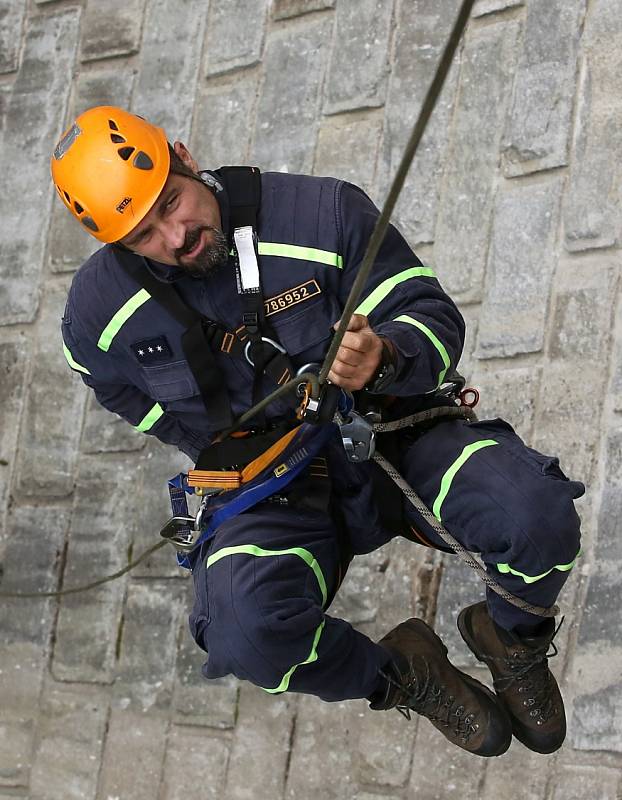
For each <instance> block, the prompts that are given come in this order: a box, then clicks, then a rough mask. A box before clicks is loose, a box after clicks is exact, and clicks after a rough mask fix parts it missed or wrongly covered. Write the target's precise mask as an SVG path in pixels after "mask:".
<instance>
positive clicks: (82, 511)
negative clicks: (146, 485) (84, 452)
mask: <svg viewBox="0 0 622 800" xmlns="http://www.w3.org/2000/svg"><path fill="white" fill-rule="evenodd" d="M132 477H133V475H132V472H131V471H130V469H129V468H128V466H127V464H125V463H123V462H121V460H120V459H116V460H104V459H102V458H101V457H99V458H91V457H88V456H83V457H82V459H81V462H80V469H79V471H78V477H77V482H76V504H75V508H74V512H73V518H72V522H71V530H70V534H69V546H68V549H67V561H66V566H65V571H64V575H63V587H71V586H77V585H82V584H85V583H89V582H90V581H93V580H97V579H99V578H100V577H103V576H105V575H109V574H111V573H113V572H115V571H116V570H118V569H120V568H121V567H122V566H124V565H125V564H127V548H128V522H129V520H131V518H132V517H131V515H133V513H134V508H133V502H134V498H133V492H132ZM126 580H127V579H126V578H125V577H124V578H121V579H119V580H116V581H112V582H110V583H106V584H103V585H102V586H100V587H98V588H97V589H92V590H91V591H89V592H85V593H81V594H76V595H68V596H66V597H63V598H62V599H61V601H60V609H59V614H58V622H57V626H56V640H55V642H54V656H53V661H52V674H53V675H54V677H55V678H56V679H57V680H63V681H80V682H84V683H107V682H108V683H109V682H111V681H112V679H113V677H114V664H115V658H116V652H115V650H116V642H117V638H118V631H119V624H120V621H121V607H122V604H123V592H124V589H125V583H126Z"/></svg>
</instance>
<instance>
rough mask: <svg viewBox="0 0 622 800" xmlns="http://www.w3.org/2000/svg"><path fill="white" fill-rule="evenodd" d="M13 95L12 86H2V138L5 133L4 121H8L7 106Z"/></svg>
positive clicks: (0, 104) (0, 114)
mask: <svg viewBox="0 0 622 800" xmlns="http://www.w3.org/2000/svg"><path fill="white" fill-rule="evenodd" d="M10 94H11V86H10V84H2V86H0V136H2V134H3V132H4V121H5V119H6V111H7V106H8V104H9V98H10Z"/></svg>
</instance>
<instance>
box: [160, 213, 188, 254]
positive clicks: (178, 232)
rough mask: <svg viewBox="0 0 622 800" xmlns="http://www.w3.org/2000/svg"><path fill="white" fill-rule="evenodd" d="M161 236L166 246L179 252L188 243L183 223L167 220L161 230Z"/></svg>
mask: <svg viewBox="0 0 622 800" xmlns="http://www.w3.org/2000/svg"><path fill="white" fill-rule="evenodd" d="M161 235H162V238H163V240H164V242H165V244H166V246H167V247H168V248H169V249H170V250H171V251H174V250H179V249H180V248H182V247H183V246H184V243H185V241H186V227H185V225H184V224H183V223H182V222H175V221H174V220H167V221H166V222H165V223H163V225H162V228H161Z"/></svg>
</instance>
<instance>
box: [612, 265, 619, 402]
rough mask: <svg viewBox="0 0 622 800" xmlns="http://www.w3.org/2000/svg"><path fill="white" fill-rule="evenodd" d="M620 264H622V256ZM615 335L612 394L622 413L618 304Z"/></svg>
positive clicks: (614, 325)
mask: <svg viewBox="0 0 622 800" xmlns="http://www.w3.org/2000/svg"><path fill="white" fill-rule="evenodd" d="M619 262H620V263H621V264H622V254H621V255H620V259H619ZM612 333H613V374H612V378H611V386H610V394H611V397H612V405H613V409H614V411H617V412H621V411H622V305H621V304H618V308H617V313H616V318H615V320H614V323H613V328H612Z"/></svg>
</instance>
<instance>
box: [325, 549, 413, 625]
mask: <svg viewBox="0 0 622 800" xmlns="http://www.w3.org/2000/svg"><path fill="white" fill-rule="evenodd" d="M427 554H428V551H427V549H426V550H425V551H424V550H423V549H422V548H420V547H419V546H418V545H416V544H413V543H412V542H410V541H408V540H407V539H403V538H402V537H401V536H397V537H396V538H395V539H392V540H391V541H390V542H389V543H388V544H386V545H385V546H384V547H382V548H380V550H376V551H374V552H373V553H370V554H369V555H366V556H362V557H361V559H360V560H365V561H366V562H368V563H369V567H368V575H369V595H370V596H369V600H368V601H367V602H369V603H373V605H374V607H375V610H374V616H373V619H371V620H370V621H369V624H367V625H365V624H362V625H357V627H360V628H361V630H362V631H363V632H364V633H366V634H367V635H368V636H369V637H370V638H371V639H373V640H374V641H378V640H379V639H381V638H382V637H383V636H384V635H385V634H387V633H388V632H389V631H390V630H392V629H393V628H395V626H396V625H399V623H400V622H403V621H404V620H405V619H408V618H409V617H412V616H422V615H423V614H424V609H423V608H422V607H421V604H420V590H421V589H422V588H423V584H424V583H425V581H424V580H422V578H423V576H424V573H425V570H426V564H425V558H426V556H427ZM370 559H372V560H371V561H369V560H370ZM355 563H356V559H355ZM355 585H356V584H355ZM340 594H341V590H340ZM331 613H332V609H331ZM362 622H365V621H364V620H362Z"/></svg>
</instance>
